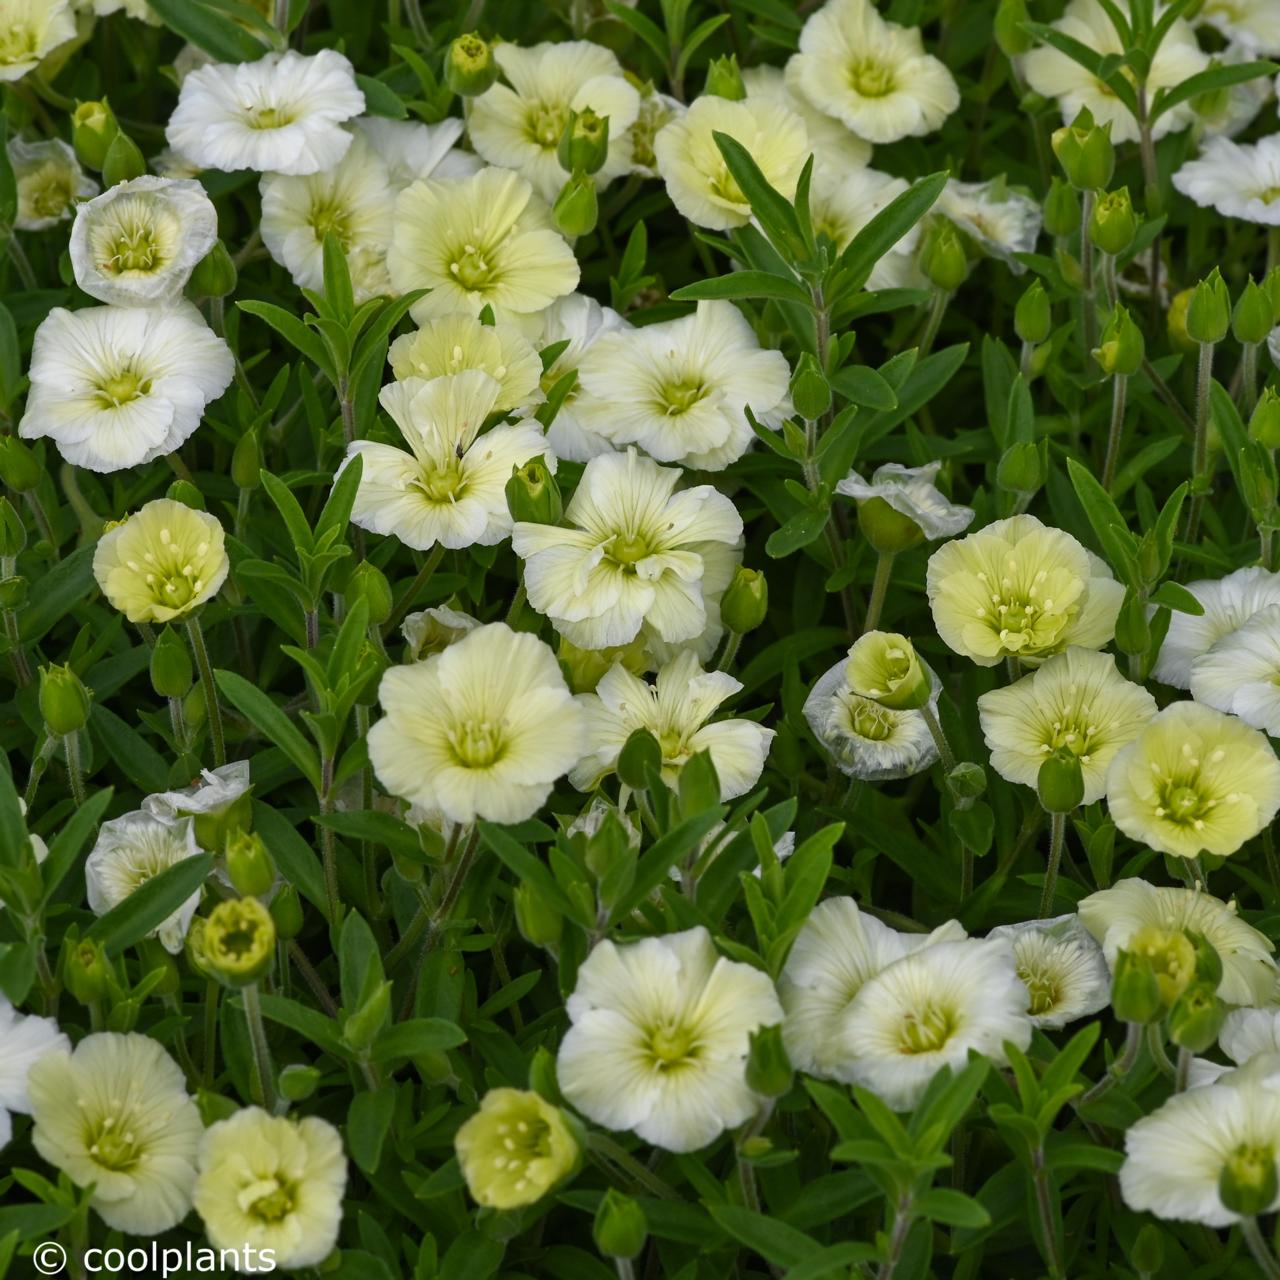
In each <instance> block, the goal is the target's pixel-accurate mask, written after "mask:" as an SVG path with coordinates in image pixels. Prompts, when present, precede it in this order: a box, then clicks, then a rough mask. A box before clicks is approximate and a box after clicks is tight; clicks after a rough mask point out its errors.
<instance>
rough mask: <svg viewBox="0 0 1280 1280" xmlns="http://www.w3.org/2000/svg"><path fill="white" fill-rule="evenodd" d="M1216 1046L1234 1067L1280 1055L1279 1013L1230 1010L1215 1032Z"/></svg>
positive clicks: (1274, 1011) (1279, 1010) (1264, 1010)
mask: <svg viewBox="0 0 1280 1280" xmlns="http://www.w3.org/2000/svg"><path fill="white" fill-rule="evenodd" d="M1218 1046H1219V1048H1221V1050H1222V1052H1223V1053H1225V1054H1226V1055H1227V1057H1228V1058H1230V1059H1231V1061H1232V1062H1234V1063H1235V1064H1236V1065H1237V1066H1240V1067H1243V1066H1244V1065H1245V1064H1246V1063H1248V1062H1249V1060H1250V1059H1252V1058H1256V1057H1259V1056H1260V1055H1262V1054H1275V1053H1280V1009H1275V1008H1271V1009H1232V1010H1231V1012H1230V1013H1228V1014H1227V1016H1226V1018H1225V1019H1224V1020H1223V1023H1222V1030H1221V1031H1219V1032H1218Z"/></svg>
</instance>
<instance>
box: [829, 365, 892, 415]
mask: <svg viewBox="0 0 1280 1280" xmlns="http://www.w3.org/2000/svg"><path fill="white" fill-rule="evenodd" d="M831 385H832V386H833V387H834V388H835V389H836V390H837V391H838V392H839V393H840V394H841V395H842V396H844V397H845V399H846V400H852V401H853V403H854V404H856V405H862V406H863V407H865V408H867V409H880V410H889V409H896V408H897V407H898V396H897V393H896V392H895V391H894V389H893V387H892V386H891V385H890V384H889V382H888V380H887V379H886V378H885V376H884V374H882V373H879V372H877V371H876V370H875V369H871V368H868V366H866V365H863V364H855V365H850V366H849V367H848V368H847V369H841V370H840V372H839V373H837V374H836V375H835V376H834V377H833V378H832V379H831Z"/></svg>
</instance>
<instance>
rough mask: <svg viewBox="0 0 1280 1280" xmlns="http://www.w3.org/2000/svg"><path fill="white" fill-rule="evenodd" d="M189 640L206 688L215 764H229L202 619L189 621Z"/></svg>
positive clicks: (206, 712) (207, 718) (195, 617)
mask: <svg viewBox="0 0 1280 1280" xmlns="http://www.w3.org/2000/svg"><path fill="white" fill-rule="evenodd" d="M187 639H188V641H190V643H191V653H192V655H193V656H194V658H195V660H196V667H197V669H198V670H199V672H200V684H201V686H202V687H203V688H204V714H205V719H206V720H207V721H208V723H209V736H210V737H211V738H212V739H213V763H214V765H215V766H221V765H224V764H226V763H227V742H226V738H225V737H224V736H223V732H222V708H221V707H220V706H219V705H218V687H217V685H216V684H214V682H213V667H212V666H210V665H209V650H208V649H207V648H206V647H205V643H204V631H203V629H202V628H201V626H200V619H199V618H198V617H197V616H196V615H195V614H192V615H191V616H190V617H189V618H188V619H187Z"/></svg>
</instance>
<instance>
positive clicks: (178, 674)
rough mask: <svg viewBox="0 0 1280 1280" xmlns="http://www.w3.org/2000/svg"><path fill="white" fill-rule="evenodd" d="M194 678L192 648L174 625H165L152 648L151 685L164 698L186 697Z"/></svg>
mask: <svg viewBox="0 0 1280 1280" xmlns="http://www.w3.org/2000/svg"><path fill="white" fill-rule="evenodd" d="M194 678H195V672H194V670H193V668H192V665H191V652H190V650H189V649H188V648H187V646H186V643H185V642H184V641H183V639H182V637H181V636H179V635H178V633H177V632H176V631H175V630H174V629H173V628H172V627H168V626H167V627H165V629H164V630H163V631H162V632H161V633H160V634H159V636H157V637H156V647H155V648H154V649H152V650H151V687H152V688H153V689H154V690H155V691H156V693H158V694H159V695H160V696H161V697H162V698H185V697H186V696H187V694H188V693H189V692H190V691H191V682H192V680H194Z"/></svg>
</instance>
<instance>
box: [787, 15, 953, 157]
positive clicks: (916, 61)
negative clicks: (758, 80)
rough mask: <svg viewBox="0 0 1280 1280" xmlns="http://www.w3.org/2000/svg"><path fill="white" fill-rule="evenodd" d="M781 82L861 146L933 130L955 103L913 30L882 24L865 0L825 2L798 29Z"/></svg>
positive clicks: (948, 82)
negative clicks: (796, 43) (797, 43)
mask: <svg viewBox="0 0 1280 1280" xmlns="http://www.w3.org/2000/svg"><path fill="white" fill-rule="evenodd" d="M786 74H787V84H788V85H789V86H790V87H791V89H792V91H793V92H795V93H797V94H802V95H804V96H805V97H806V98H808V99H809V101H810V102H811V103H813V105H814V106H815V107H817V109H818V110H819V111H822V112H825V113H826V114H827V115H829V116H835V117H836V119H838V120H841V121H843V122H844V123H845V124H846V125H847V126H848V127H849V128H850V129H852V130H853V132H854V133H856V134H857V135H858V136H859V137H861V138H866V139H867V141H868V142H877V143H878V142H897V141H898V139H900V138H914V137H920V136H921V135H922V134H926V133H932V132H933V131H934V130H935V129H937V128H939V127H940V126H941V125H942V122H943V121H944V120H945V119H946V118H947V117H948V116H949V115H950V114H951V113H952V112H953V111H954V110H955V109H956V108H957V107H958V106H959V105H960V90H959V89H958V88H957V87H956V82H955V78H954V77H953V76H952V74H951V72H950V71H948V70H947V68H946V66H945V65H944V64H943V63H942V62H940V61H939V60H938V59H937V58H935V57H933V56H932V55H931V54H927V53H925V51H924V41H923V40H922V38H921V35H920V29H919V28H918V27H902V26H899V25H898V24H897V23H896V22H887V21H885V19H884V18H882V17H881V16H880V14H879V13H878V12H877V11H876V9H875V6H874V5H873V4H872V3H871V0H827V3H826V4H824V5H823V6H822V8H821V9H819V10H818V12H817V13H815V14H813V15H812V16H811V17H810V18H809V19H808V21H806V23H805V24H804V29H803V30H802V31H801V32H800V51H799V52H798V53H797V54H796V55H795V56H794V57H793V58H792V59H791V60H790V61H789V62H788V63H787V73H786Z"/></svg>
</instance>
